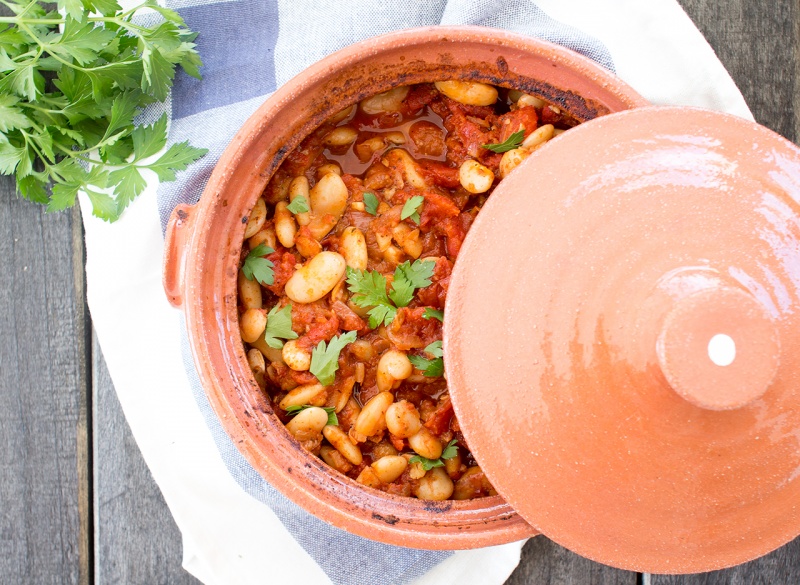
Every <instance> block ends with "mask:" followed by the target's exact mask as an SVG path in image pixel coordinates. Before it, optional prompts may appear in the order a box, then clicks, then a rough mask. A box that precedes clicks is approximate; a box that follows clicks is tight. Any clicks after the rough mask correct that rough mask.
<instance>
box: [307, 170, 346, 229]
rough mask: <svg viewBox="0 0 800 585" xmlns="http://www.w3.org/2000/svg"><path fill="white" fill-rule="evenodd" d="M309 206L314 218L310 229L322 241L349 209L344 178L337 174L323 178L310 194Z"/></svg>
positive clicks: (330, 174) (310, 223)
mask: <svg viewBox="0 0 800 585" xmlns="http://www.w3.org/2000/svg"><path fill="white" fill-rule="evenodd" d="M309 205H310V206H311V214H312V218H311V221H310V222H309V224H308V228H309V229H310V230H311V233H312V235H313V236H314V237H315V238H316V239H317V240H321V239H322V238H323V237H325V235H326V234H327V233H328V232H329V231H331V229H333V226H335V225H336V224H337V223H338V222H339V219H340V218H341V217H342V214H344V212H345V209H347V186H346V185H345V184H344V181H342V178H341V177H340V176H339V175H337V174H336V173H328V174H327V175H325V176H324V177H322V178H321V179H320V180H319V181H318V182H317V184H316V185H314V187H313V188H312V189H311V192H310V193H309ZM326 216H331V217H326Z"/></svg>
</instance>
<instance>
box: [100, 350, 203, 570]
mask: <svg viewBox="0 0 800 585" xmlns="http://www.w3.org/2000/svg"><path fill="white" fill-rule="evenodd" d="M93 356H94V367H93V382H94V400H93V404H94V478H95V483H94V499H95V524H96V534H95V545H96V550H95V570H94V574H95V583H96V584H97V585H110V584H116V583H119V584H125V585H161V584H163V585H194V584H197V583H199V581H197V579H195V578H194V577H192V576H191V575H190V574H189V573H187V572H186V571H184V570H183V568H182V567H181V558H182V553H181V537H180V532H179V531H178V527H177V526H176V525H175V521H174V520H173V519H172V516H171V515H170V513H169V509H168V508H167V505H166V503H165V502H164V498H163V497H162V495H161V492H160V491H159V490H158V487H157V486H156V484H155V482H154V481H153V476H152V475H151V474H150V471H149V470H148V469H147V465H145V462H144V459H142V456H141V453H140V452H139V448H138V447H137V446H136V442H135V441H134V439H133V435H131V431H130V427H129V426H128V423H127V422H126V421H125V417H124V415H123V413H122V408H121V407H120V404H119V400H118V399H117V395H116V393H115V391H114V386H113V384H112V382H111V378H110V376H109V374H108V369H107V368H106V365H105V362H104V361H103V357H102V354H101V352H100V348H99V346H97V344H96V343H95V344H94V351H93Z"/></svg>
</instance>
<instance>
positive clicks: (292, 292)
mask: <svg viewBox="0 0 800 585" xmlns="http://www.w3.org/2000/svg"><path fill="white" fill-rule="evenodd" d="M346 268H347V262H345V259H344V257H343V256H342V255H341V254H337V253H336V252H329V251H325V252H320V253H319V254H317V255H316V256H314V257H313V258H312V259H311V260H309V261H308V262H306V263H305V264H304V265H303V266H302V267H301V268H300V269H299V270H297V271H295V273H294V274H292V276H291V278H289V280H288V282H287V283H286V288H285V291H286V296H288V297H289V298H290V299H291V300H293V301H294V302H296V303H313V302H314V301H317V300H319V299H321V298H322V297H324V296H325V295H326V294H328V293H329V292H330V291H331V289H333V287H334V286H336V283H337V282H339V280H341V278H342V276H344V272H345V269H346Z"/></svg>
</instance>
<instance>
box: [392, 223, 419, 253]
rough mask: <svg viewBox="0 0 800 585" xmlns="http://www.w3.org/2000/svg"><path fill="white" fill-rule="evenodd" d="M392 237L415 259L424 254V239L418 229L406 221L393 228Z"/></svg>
mask: <svg viewBox="0 0 800 585" xmlns="http://www.w3.org/2000/svg"><path fill="white" fill-rule="evenodd" d="M392 238H394V241H395V242H397V243H398V244H399V245H400V247H401V248H402V249H403V252H405V253H406V254H408V255H409V256H411V257H412V258H414V259H415V260H416V259H417V258H419V257H420V254H422V240H421V239H420V237H419V230H418V229H411V227H409V226H408V225H407V224H405V223H398V224H397V225H396V226H394V228H393V229H392Z"/></svg>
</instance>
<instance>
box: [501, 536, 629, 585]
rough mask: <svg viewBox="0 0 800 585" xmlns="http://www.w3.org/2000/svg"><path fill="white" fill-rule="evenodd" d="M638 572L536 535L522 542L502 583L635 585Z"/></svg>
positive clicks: (507, 584) (515, 584) (529, 584)
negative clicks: (516, 562) (587, 556)
mask: <svg viewBox="0 0 800 585" xmlns="http://www.w3.org/2000/svg"><path fill="white" fill-rule="evenodd" d="M637 577H638V575H637V574H636V573H631V572H630V571H620V570H619V569H612V568H611V567H606V566H605V565H601V564H600V563H595V562H593V561H590V560H588V559H585V558H583V557H580V556H578V555H576V554H575V553H572V552H570V551H568V550H567V549H565V548H563V547H561V546H559V545H557V544H556V543H554V542H552V541H551V540H548V539H547V538H545V537H544V536H537V537H535V538H532V539H530V540H529V541H528V542H527V543H525V547H524V548H523V549H522V559H521V560H520V563H519V566H518V567H517V569H516V570H515V571H514V572H513V573H512V574H511V577H509V578H508V581H506V583H505V585H636V583H637Z"/></svg>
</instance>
